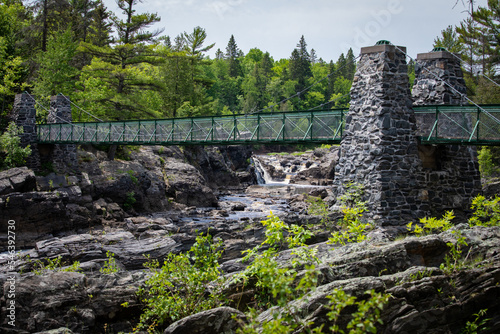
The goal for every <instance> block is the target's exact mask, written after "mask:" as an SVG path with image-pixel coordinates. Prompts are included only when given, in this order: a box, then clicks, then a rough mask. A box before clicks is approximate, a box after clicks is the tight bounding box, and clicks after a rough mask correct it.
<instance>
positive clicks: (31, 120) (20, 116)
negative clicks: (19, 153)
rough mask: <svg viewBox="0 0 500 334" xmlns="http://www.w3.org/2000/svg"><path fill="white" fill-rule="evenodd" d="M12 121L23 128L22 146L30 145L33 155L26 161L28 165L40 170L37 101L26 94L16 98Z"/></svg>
mask: <svg viewBox="0 0 500 334" xmlns="http://www.w3.org/2000/svg"><path fill="white" fill-rule="evenodd" d="M10 118H11V120H12V121H13V122H14V123H15V124H16V125H17V126H20V127H22V128H23V134H22V135H21V145H22V146H23V147H26V146H28V145H30V148H31V155H30V156H29V157H28V158H27V159H26V165H27V166H28V167H29V168H31V169H34V170H37V169H39V168H40V155H39V154H38V145H37V144H36V141H37V140H36V109H35V100H33V98H32V97H31V96H30V95H28V94H26V93H23V94H17V95H16V96H15V98H14V106H13V112H12V114H11V116H10Z"/></svg>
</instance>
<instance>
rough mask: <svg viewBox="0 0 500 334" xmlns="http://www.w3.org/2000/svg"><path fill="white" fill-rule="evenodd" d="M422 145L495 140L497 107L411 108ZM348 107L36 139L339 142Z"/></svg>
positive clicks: (71, 127)
mask: <svg viewBox="0 0 500 334" xmlns="http://www.w3.org/2000/svg"><path fill="white" fill-rule="evenodd" d="M413 109H414V111H415V118H416V120H417V135H418V136H419V137H420V139H421V142H422V143H424V144H467V145H500V106H499V105H483V106H480V107H477V106H419V107H414V108H413ZM347 112H348V110H347V109H338V110H323V111H297V112H282V113H259V114H252V115H234V116H213V117H194V118H177V119H162V120H135V121H116V122H101V123H72V124H66V123H57V124H42V125H38V126H37V134H38V142H39V143H54V144H71V143H78V144H83V143H95V144H119V145H153V144H155V145H156V144H161V145H218V144H258V143H290V144H292V143H302V142H318V143H340V141H341V139H342V134H343V127H344V119H345V115H346V114H347Z"/></svg>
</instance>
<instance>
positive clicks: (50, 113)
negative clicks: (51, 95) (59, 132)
mask: <svg viewBox="0 0 500 334" xmlns="http://www.w3.org/2000/svg"><path fill="white" fill-rule="evenodd" d="M25 93H26V94H28V96H29V97H30V98H31V99H32V100H33V101H35V103H36V104H38V105H39V106H40V107H41V108H42V109H43V110H45V111H46V112H47V113H48V114H49V115H53V116H54V117H55V118H57V119H59V120H60V121H62V122H63V123H67V124H72V123H70V122H68V121H67V120H65V119H62V118H61V117H59V116H57V115H56V114H54V113H53V112H51V110H50V109H48V110H47V108H45V107H44V106H43V105H42V104H41V103H40V102H38V101H37V100H35V98H34V97H33V96H32V95H31V94H30V93H28V92H26V91H25Z"/></svg>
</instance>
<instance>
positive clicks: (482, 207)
mask: <svg viewBox="0 0 500 334" xmlns="http://www.w3.org/2000/svg"><path fill="white" fill-rule="evenodd" d="M471 209H472V210H474V213H473V215H472V217H471V218H470V219H469V225H470V226H471V227H472V226H499V225H500V197H499V196H498V195H496V196H495V198H492V199H486V197H484V196H483V195H478V196H476V197H475V198H474V199H473V200H472V205H471Z"/></svg>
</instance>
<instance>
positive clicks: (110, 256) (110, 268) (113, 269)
mask: <svg viewBox="0 0 500 334" xmlns="http://www.w3.org/2000/svg"><path fill="white" fill-rule="evenodd" d="M106 258H107V260H106V261H104V265H103V266H102V268H101V269H99V272H101V274H104V275H110V274H114V273H117V272H118V271H120V268H118V266H117V264H116V260H115V254H114V253H111V252H110V251H106Z"/></svg>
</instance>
